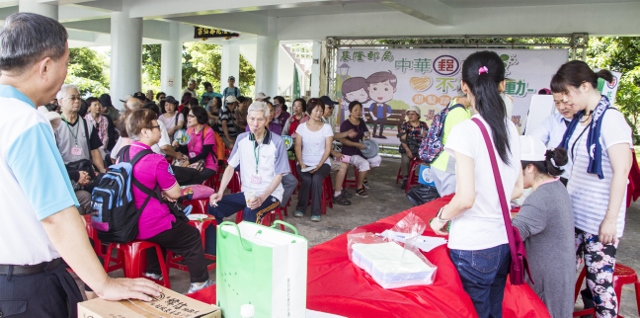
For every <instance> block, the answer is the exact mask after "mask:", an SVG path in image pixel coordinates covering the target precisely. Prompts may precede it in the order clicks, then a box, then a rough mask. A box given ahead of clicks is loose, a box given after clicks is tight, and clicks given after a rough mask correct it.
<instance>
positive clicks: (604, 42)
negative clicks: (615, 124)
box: [587, 37, 640, 144]
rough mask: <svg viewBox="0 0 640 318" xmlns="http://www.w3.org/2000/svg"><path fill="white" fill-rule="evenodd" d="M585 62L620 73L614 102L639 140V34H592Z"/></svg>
mask: <svg viewBox="0 0 640 318" xmlns="http://www.w3.org/2000/svg"><path fill="white" fill-rule="evenodd" d="M587 63H589V65H591V66H593V67H597V68H602V69H608V70H612V71H616V72H620V73H622V78H620V79H619V86H618V92H617V93H616V102H615V103H616V105H617V106H618V107H619V109H620V111H621V112H622V113H623V114H624V115H625V116H626V117H627V121H628V122H629V124H630V125H631V127H632V129H633V134H634V143H635V144H638V142H640V135H639V134H638V124H640V37H602V38H592V39H591V40H590V43H589V49H588V50H587Z"/></svg>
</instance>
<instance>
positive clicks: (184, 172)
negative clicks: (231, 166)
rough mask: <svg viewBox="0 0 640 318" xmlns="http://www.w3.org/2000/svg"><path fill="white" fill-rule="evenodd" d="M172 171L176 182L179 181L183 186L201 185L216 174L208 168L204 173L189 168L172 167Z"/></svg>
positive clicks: (203, 170)
mask: <svg viewBox="0 0 640 318" xmlns="http://www.w3.org/2000/svg"><path fill="white" fill-rule="evenodd" d="M171 169H172V170H173V174H174V176H175V177H176V181H178V184H179V185H181V186H185V185H191V184H201V183H202V182H204V181H205V180H207V179H209V178H211V177H212V176H213V175H214V174H216V172H215V171H213V170H211V169H207V168H204V169H202V171H198V170H196V169H193V168H189V167H179V166H171Z"/></svg>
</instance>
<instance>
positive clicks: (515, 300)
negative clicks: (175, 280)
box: [189, 197, 549, 318]
mask: <svg viewBox="0 0 640 318" xmlns="http://www.w3.org/2000/svg"><path fill="white" fill-rule="evenodd" d="M450 199H451V198H450V197H445V198H442V199H438V200H435V201H432V202H430V203H428V204H425V205H423V206H419V207H414V208H411V209H409V210H406V211H403V212H400V213H398V214H395V215H392V216H389V217H387V218H384V219H381V220H379V221H378V222H375V223H371V224H368V225H365V226H362V228H363V229H365V230H367V231H369V232H374V233H380V232H382V231H384V230H386V229H390V228H391V227H393V226H394V225H395V224H396V223H398V221H400V220H401V219H402V218H403V217H404V216H405V215H407V214H408V213H409V212H411V211H413V213H415V214H416V215H418V216H420V217H422V218H423V219H424V221H425V222H428V221H429V220H430V219H431V218H432V217H434V216H435V214H436V213H437V211H438V209H440V207H441V206H443V205H445V204H446V203H448V202H449V201H450ZM360 213H366V211H361V212H360ZM425 235H431V236H435V234H434V233H433V232H431V230H430V229H428V230H427V231H426V232H425ZM424 255H425V256H426V257H427V258H428V259H429V261H431V262H432V263H433V264H434V265H436V266H438V270H437V272H436V279H435V281H434V283H433V285H430V286H411V287H405V288H398V289H390V290H386V289H383V288H382V287H380V285H378V284H377V283H376V282H375V281H374V280H373V279H372V278H371V277H370V276H369V275H368V274H367V273H366V272H364V271H363V270H362V269H360V268H359V267H357V266H356V265H354V264H352V263H351V261H350V260H349V256H348V255H347V233H344V234H342V235H340V236H338V237H336V238H334V239H333V240H331V241H328V242H325V243H322V244H320V245H317V246H315V247H313V248H312V249H310V250H309V265H308V289H307V308H309V309H313V310H317V311H322V312H328V313H333V314H337V315H342V316H346V317H350V318H356V317H385V318H386V317H402V318H408V317H429V318H435V317H446V318H453V317H477V314H476V313H475V310H474V309H473V304H472V303H471V299H470V298H469V296H467V294H466V293H465V292H464V290H463V289H462V283H461V282H460V277H459V276H458V273H457V272H456V270H455V268H454V267H453V263H451V259H450V258H449V254H448V250H447V248H446V246H440V247H437V248H435V249H433V250H432V251H431V252H429V253H424ZM189 296H191V297H193V298H195V299H198V300H201V301H204V302H207V303H215V287H214V286H212V287H211V288H207V289H205V290H202V291H200V292H198V293H195V294H191V295H189ZM503 316H504V317H506V318H508V317H519V318H520V317H523V318H533V317H549V313H548V311H547V309H546V307H545V305H544V303H543V302H542V301H541V300H540V298H538V296H537V295H536V294H535V293H534V292H533V290H531V288H530V287H529V286H527V285H520V286H511V285H510V284H509V283H508V282H507V287H506V289H505V297H504V303H503Z"/></svg>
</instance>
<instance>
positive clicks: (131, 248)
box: [104, 241, 171, 288]
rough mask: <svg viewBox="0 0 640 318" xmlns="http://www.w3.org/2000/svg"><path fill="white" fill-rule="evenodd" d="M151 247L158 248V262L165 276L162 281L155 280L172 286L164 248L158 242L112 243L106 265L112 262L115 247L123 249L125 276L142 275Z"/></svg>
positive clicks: (108, 249)
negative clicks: (148, 250)
mask: <svg viewBox="0 0 640 318" xmlns="http://www.w3.org/2000/svg"><path fill="white" fill-rule="evenodd" d="M150 248H155V249H156V254H157V255H158V262H159V263H160V270H161V272H162V278H163V280H160V281H157V280H153V281H155V282H156V283H158V284H159V285H162V286H164V287H166V288H171V283H170V282H169V271H168V270H167V267H166V264H165V261H164V258H163V257H162V249H161V248H160V245H158V244H156V243H152V242H147V241H132V242H129V243H111V244H109V247H108V248H107V255H106V257H105V261H104V263H105V267H106V264H109V263H110V262H111V255H112V253H113V249H116V250H118V251H121V252H122V253H123V256H124V276H125V277H128V278H137V277H142V276H143V275H142V273H143V272H144V268H145V267H146V253H144V252H145V250H147V249H150ZM105 269H106V268H105Z"/></svg>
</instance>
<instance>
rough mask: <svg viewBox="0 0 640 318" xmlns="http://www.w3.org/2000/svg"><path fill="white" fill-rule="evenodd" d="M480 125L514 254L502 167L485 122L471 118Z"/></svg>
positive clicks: (512, 254) (512, 253) (513, 241)
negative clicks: (499, 164)
mask: <svg viewBox="0 0 640 318" xmlns="http://www.w3.org/2000/svg"><path fill="white" fill-rule="evenodd" d="M471 120H472V121H473V122H474V123H476V125H478V127H479V128H480V132H482V137H483V138H484V143H485V145H486V146H487V151H488V152H489V158H490V159H491V168H492V169H493V178H494V179H495V182H496V187H497V188H498V198H499V199H500V206H501V207H502V217H503V219H504V226H505V228H506V229H507V238H508V239H509V248H510V249H511V256H512V257H513V256H514V253H515V251H514V248H515V238H514V236H513V235H514V234H513V225H512V224H511V217H510V216H509V208H508V206H507V198H506V195H505V193H504V186H503V185H502V177H501V175H500V169H498V161H497V160H496V154H495V151H493V144H492V143H491V138H490V137H489V133H488V132H487V128H485V126H484V124H483V123H482V122H481V121H480V119H478V118H472V119H471Z"/></svg>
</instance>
